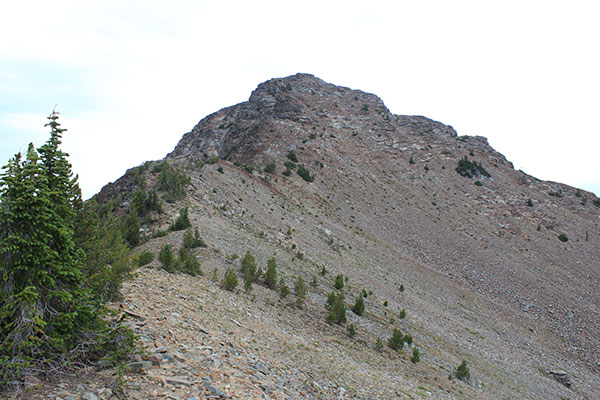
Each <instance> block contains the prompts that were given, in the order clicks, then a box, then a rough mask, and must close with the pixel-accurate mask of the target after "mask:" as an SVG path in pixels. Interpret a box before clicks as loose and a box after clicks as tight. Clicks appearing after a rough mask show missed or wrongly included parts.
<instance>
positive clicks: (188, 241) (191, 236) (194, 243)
mask: <svg viewBox="0 0 600 400" xmlns="http://www.w3.org/2000/svg"><path fill="white" fill-rule="evenodd" d="M183 247H185V248H187V249H195V248H196V247H203V248H206V247H207V244H206V242H205V241H204V239H202V238H201V237H200V233H199V232H198V227H196V229H194V233H192V230H191V229H187V230H186V231H185V234H184V235H183Z"/></svg>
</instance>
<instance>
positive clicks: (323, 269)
mask: <svg viewBox="0 0 600 400" xmlns="http://www.w3.org/2000/svg"><path fill="white" fill-rule="evenodd" d="M325 274H327V268H325V266H324V265H323V266H322V267H321V270H320V271H319V275H321V276H325Z"/></svg>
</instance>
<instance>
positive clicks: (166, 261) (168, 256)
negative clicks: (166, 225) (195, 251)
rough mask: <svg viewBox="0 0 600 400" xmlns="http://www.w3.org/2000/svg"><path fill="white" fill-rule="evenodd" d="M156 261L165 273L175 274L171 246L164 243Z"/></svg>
mask: <svg viewBox="0 0 600 400" xmlns="http://www.w3.org/2000/svg"><path fill="white" fill-rule="evenodd" d="M158 261H160V263H161V265H162V267H163V269H164V270H165V271H167V272H175V255H174V254H173V249H172V248H171V245H170V244H168V243H166V244H165V245H164V246H163V247H162V248H161V249H160V252H159V253H158Z"/></svg>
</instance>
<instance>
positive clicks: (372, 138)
mask: <svg viewBox="0 0 600 400" xmlns="http://www.w3.org/2000/svg"><path fill="white" fill-rule="evenodd" d="M290 150H292V151H293V152H294V153H295V154H296V156H297V158H298V163H297V165H299V164H303V165H304V166H305V167H306V168H307V169H308V170H309V171H310V174H311V175H312V176H314V181H313V182H311V183H309V182H306V181H304V180H303V179H302V178H300V176H298V175H297V174H296V172H295V170H294V172H293V173H292V174H291V175H290V176H289V177H286V176H284V175H283V172H284V171H285V169H286V168H285V167H284V162H286V161H290V160H289V159H288V157H287V156H288V153H289V151H290ZM465 156H466V157H467V158H468V160H469V162H472V161H475V162H476V163H477V164H476V165H475V167H474V169H473V171H472V172H471V175H474V176H473V177H472V178H469V177H464V176H461V175H460V174H459V173H458V172H457V171H456V168H457V166H458V163H459V160H461V159H464V157H465ZM213 157H218V158H219V159H220V161H218V163H216V164H208V165H204V166H203V167H199V162H200V161H207V160H209V159H211V158H213ZM167 160H168V161H169V162H170V163H172V164H174V165H179V166H181V168H185V169H186V173H187V174H188V175H189V176H190V177H191V179H192V181H191V185H190V186H189V187H188V189H187V192H188V193H187V195H186V198H185V199H184V200H182V201H181V202H180V203H177V204H173V205H170V206H168V207H167V213H165V214H162V215H155V217H154V221H153V222H152V223H151V224H150V225H148V226H146V227H145V228H146V229H147V230H150V229H157V228H158V226H159V224H162V225H161V226H162V227H163V228H164V227H165V224H167V223H168V221H170V220H171V219H172V218H173V217H174V215H175V213H176V212H177V210H178V209H179V208H180V207H181V206H183V205H188V206H189V207H190V213H191V216H192V221H193V223H194V225H195V226H198V227H199V228H200V230H201V232H202V234H203V236H204V237H205V239H206V240H207V242H208V243H209V245H210V248H211V249H213V250H212V251H210V252H207V251H203V252H201V253H199V254H198V255H199V256H200V257H201V260H202V263H203V268H204V271H205V272H206V273H207V275H210V274H212V271H213V269H214V268H216V269H217V275H218V276H219V277H220V276H222V273H223V272H224V270H225V268H227V267H228V266H230V264H229V263H228V261H227V260H226V255H228V254H232V253H237V254H239V255H243V253H244V252H245V251H246V250H251V251H252V253H254V254H255V255H256V256H257V259H258V261H259V264H260V265H261V266H262V267H263V269H264V268H265V267H264V265H265V264H266V260H267V259H268V258H269V257H271V256H272V255H273V254H276V256H275V257H276V258H277V259H278V261H279V263H280V269H281V271H282V273H283V274H284V275H285V276H286V278H287V279H288V285H290V286H291V285H292V278H293V277H295V276H297V275H301V276H303V277H304V279H305V280H306V281H307V282H310V281H311V280H312V278H313V276H316V277H317V281H318V284H317V287H315V288H313V287H309V296H308V300H307V304H306V305H305V306H304V308H303V309H296V308H295V307H290V306H286V305H285V304H286V302H283V303H279V302H277V295H276V294H274V293H273V292H272V291H269V290H267V289H265V288H257V289H255V290H254V291H253V292H252V293H251V294H250V295H246V294H243V293H237V294H231V293H229V292H225V291H222V289H219V288H218V285H217V284H216V283H211V281H210V279H208V278H210V277H207V278H186V279H199V280H200V283H199V284H201V285H206V286H207V287H210V288H212V289H210V290H211V291H215V293H217V295H218V296H219V298H221V299H222V298H227V299H226V300H223V299H222V300H220V301H227V302H233V303H234V304H236V305H238V306H239V307H240V308H241V309H242V310H245V311H244V312H243V313H242V314H244V313H246V314H251V315H254V314H253V313H256V312H257V310H261V314H260V315H261V317H260V318H250V319H249V320H248V321H247V323H244V326H248V325H247V324H249V325H250V326H249V328H248V329H249V331H245V336H244V337H247V338H248V340H253V341H255V343H256V346H257V350H256V354H255V356H256V357H263V358H264V359H267V360H268V362H269V363H272V364H273V365H284V364H285V368H288V369H290V368H294V367H293V364H297V367H296V368H297V369H298V370H299V371H300V373H302V374H307V376H310V377H312V379H315V380H319V379H320V380H322V381H328V382H330V384H331V382H333V383H336V382H337V384H338V385H340V386H343V387H344V389H345V390H348V393H351V394H352V395H353V396H356V397H359V398H376V397H380V398H391V397H394V396H399V397H400V396H401V394H400V392H401V391H399V390H400V388H406V389H403V390H406V393H404V395H405V396H414V395H415V394H417V392H418V391H419V390H421V391H422V389H419V386H422V387H425V388H426V391H427V392H431V393H432V396H434V397H449V398H453V397H456V398H465V397H466V398H485V397H489V398H506V397H519V398H532V399H533V398H557V397H558V396H564V397H566V398H595V397H599V396H600V393H599V392H598V388H597V387H594V386H593V383H594V382H595V381H597V380H598V378H599V377H598V371H599V365H598V362H599V361H600V360H599V359H598V354H599V353H600V351H599V350H600V342H599V337H600V336H599V334H598V329H599V324H600V312H599V306H600V304H599V303H600V299H599V297H598V288H599V287H600V271H599V269H598V268H599V267H598V257H599V255H600V254H599V253H600V228H599V226H598V223H599V218H600V207H599V206H600V201H599V200H598V199H597V198H596V197H595V196H594V195H593V194H591V193H587V192H585V191H582V190H578V189H575V188H571V187H568V186H566V185H561V184H556V183H551V182H542V181H539V180H537V179H535V178H533V177H530V176H528V175H526V174H523V173H522V172H519V171H515V170H514V169H513V167H512V164H511V163H510V162H508V161H507V160H506V159H505V157H504V156H502V155H501V154H499V153H497V152H496V151H494V150H493V149H492V148H491V147H490V146H489V145H488V144H487V141H486V140H485V139H484V138H482V137H464V136H457V135H456V132H455V131H454V130H453V129H452V128H451V127H449V126H446V125H443V124H441V123H438V122H435V121H431V120H429V119H427V118H424V117H411V116H398V115H393V114H391V113H390V112H389V110H387V108H386V107H385V105H384V104H383V102H382V101H381V100H380V99H379V98H378V97H376V96H374V95H372V94H366V93H363V92H360V91H355V90H351V89H348V88H342V87H338V86H334V85H330V84H327V83H325V82H323V81H322V80H320V79H318V78H315V77H313V76H310V75H304V74H298V75H295V76H292V77H288V78H283V79H273V80H270V81H268V82H265V83H263V84H261V85H260V86H259V87H258V88H257V89H256V90H255V91H254V92H253V93H252V95H251V97H250V100H249V101H248V102H245V103H241V104H238V105H236V106H232V107H229V108H226V109H223V110H221V111H218V112H216V113H214V114H212V115H210V116H208V117H206V118H205V119H203V120H202V121H200V123H199V124H198V125H197V126H196V127H194V129H193V130H192V131H191V132H189V133H187V134H186V135H184V137H183V138H182V140H181V141H180V143H179V144H178V145H177V147H176V148H175V150H174V151H173V152H172V153H170V154H169V155H168V156H167ZM270 162H275V164H276V169H275V171H274V172H273V173H265V172H261V171H262V169H263V168H264V167H265V166H266V165H267V164H268V163H270ZM465 165H466V166H467V167H471V166H473V164H465ZM477 165H480V166H481V167H482V168H479V169H478V168H477ZM219 167H220V168H221V169H222V171H223V172H222V173H220V172H218V171H217V168H219ZM244 167H246V168H244ZM250 167H254V169H253V172H251V173H249V172H248V171H250V170H251V168H250ZM467 169H469V168H467ZM469 171H470V169H469ZM484 171H487V173H488V174H489V176H486V174H485V172H484ZM144 174H145V176H146V180H147V182H148V183H149V186H152V184H153V183H154V182H155V181H156V174H153V173H152V172H151V170H148V171H146V172H145V173H144ZM466 174H467V175H468V173H466ZM133 175H134V174H133V173H131V172H130V173H128V174H126V175H125V176H124V177H123V178H121V179H120V180H119V181H117V182H116V183H115V184H112V185H109V186H107V187H106V188H104V189H103V191H102V192H101V193H100V194H99V196H98V198H99V200H100V201H106V200H107V199H108V198H111V197H114V196H115V195H117V194H121V195H122V196H123V198H122V203H121V204H122V208H123V209H125V208H126V207H127V204H128V202H127V198H128V195H129V194H131V193H132V192H133V191H134V190H135V189H136V183H135V180H134V179H133ZM561 234H564V235H565V236H566V238H568V241H566V242H563V241H561V240H559V238H558V236H559V235H561ZM180 236H181V234H180V233H171V234H169V235H168V236H167V237H162V238H157V239H152V240H150V241H149V242H147V243H146V244H144V245H143V248H151V249H153V250H154V252H155V253H157V251H158V249H159V247H160V245H161V244H162V243H165V242H172V243H174V244H177V245H179V243H180V240H181V239H180ZM564 238H565V237H564V236H563V239H564ZM298 252H301V253H303V255H304V258H303V259H302V260H300V259H298V258H297V257H296V255H297V253H298ZM156 265H157V264H156ZM323 266H325V268H326V269H327V270H328V271H329V273H328V274H327V275H325V276H324V277H321V276H320V275H318V272H319V271H320V270H321V269H322V267H323ZM234 267H235V268H236V269H237V268H238V267H237V265H236V266H234ZM338 273H342V274H344V275H346V276H348V278H349V279H348V284H347V286H346V288H345V289H344V290H345V293H346V302H347V303H353V301H354V298H355V296H356V295H358V293H359V292H360V291H361V290H362V289H363V288H364V289H366V290H367V291H372V292H373V294H372V295H370V296H369V297H368V298H367V299H366V303H367V307H366V310H367V311H366V315H364V316H362V317H357V316H354V315H351V316H350V322H352V323H354V324H355V325H356V328H357V331H358V335H357V337H355V338H353V339H350V338H348V337H347V336H346V334H345V329H344V328H343V327H339V326H336V325H333V326H329V325H327V324H325V323H324V319H325V316H326V311H325V308H324V303H325V299H326V296H327V294H328V293H329V292H330V291H331V288H332V283H333V278H334V276H335V275H336V274H338ZM147 276H148V273H146V272H144V273H142V274H141V276H140V278H139V279H140V281H139V283H138V284H139V285H142V286H144V285H149V283H148V282H147V281H146V280H145V277H147ZM164 276H165V279H166V277H167V276H166V275H164ZM152 279H160V278H159V276H158V277H157V276H156V275H153V278H152ZM177 279H180V278H177ZM165 284H167V282H165ZM190 284H195V283H190ZM400 285H403V286H404V287H405V288H406V290H405V291H404V292H400V290H399V289H400ZM127 293H128V296H134V297H133V298H131V297H130V299H131V301H132V303H135V304H138V303H139V302H140V298H139V297H137V298H136V297H135V296H136V292H135V290H133V291H131V290H130V291H128V292H127ZM253 296H256V298H255V299H254V301H252V299H253ZM248 299H250V301H248ZM207 301H210V300H208V299H207ZM267 301H268V302H267ZM385 301H387V302H388V306H387V307H384V305H383V304H384V302H385ZM271 304H275V306H272V305H271ZM402 309H405V310H406V311H407V313H408V317H407V318H406V319H403V320H400V319H399V317H398V313H399V312H400V310H402ZM217 314H218V317H217V318H218V319H217V321H222V322H223V323H226V320H227V318H228V313H227V312H223V311H221V312H219V313H217ZM275 316H279V317H280V319H278V320H277V323H273V322H272V321H273V318H275ZM282 316H285V317H282ZM252 321H255V322H256V324H257V325H256V326H255V327H254V326H252ZM265 321H267V322H265ZM269 321H271V322H269ZM262 323H265V324H267V325H269V326H270V329H273V332H274V335H277V334H278V333H279V334H281V335H284V336H285V335H292V336H293V337H294V338H295V339H294V340H292V339H290V337H289V336H286V337H287V339H285V340H286V343H287V341H289V340H292V341H293V342H294V345H293V346H292V347H293V348H294V351H290V349H289V348H288V346H287V345H286V346H283V345H281V344H280V343H279V344H277V345H275V344H273V343H270V340H271V338H269V337H265V336H264V332H263V331H261V329H262V328H260V326H259V325H260V324H262ZM393 327H399V328H401V329H402V330H403V331H405V332H408V333H410V334H411V335H412V336H413V337H414V338H415V342H416V344H417V346H418V347H419V348H420V349H421V351H422V353H423V355H422V361H421V362H420V363H419V364H417V366H413V365H412V364H410V362H406V359H407V358H408V357H406V356H400V358H398V356H394V355H393V353H391V352H388V351H386V352H385V353H383V354H379V353H377V352H375V351H374V350H373V344H374V342H375V339H376V338H377V337H381V338H383V339H384V340H386V339H387V338H388V337H389V336H390V334H391V331H392V329H393ZM248 332H255V333H256V334H255V335H252V334H250V333H248ZM234 336H237V335H234ZM296 341H298V342H297V343H296ZM315 341H317V342H318V343H319V345H318V346H317V347H318V349H317V347H315V344H314V342H315ZM311 343H312V344H311ZM321 343H323V345H321ZM300 344H302V346H300ZM319 346H323V347H322V348H321V347H319ZM266 349H270V350H266ZM313 353H319V357H317V358H314V357H311V356H310V355H311V354H313ZM290 355H292V357H291V362H289V361H285V360H286V359H289V356H290ZM321 357H324V358H321ZM462 359H466V360H467V361H468V363H469V365H470V366H471V371H472V375H473V379H472V382H471V385H465V384H462V383H458V382H451V381H448V380H447V375H448V373H449V372H450V371H451V370H452V369H453V368H455V367H456V365H458V363H459V362H460V361H461V360H462ZM327 360H329V361H327ZM402 360H404V362H403V361H402ZM398 362H400V364H398ZM282 368H283V367H282ZM285 368H284V369H285ZM288 369H285V370H286V371H287V370H288ZM551 369H564V370H566V371H567V373H568V374H569V375H570V377H571V380H572V382H573V385H572V387H571V389H567V388H566V387H564V386H562V385H560V384H559V383H557V382H556V381H554V380H552V379H551V378H550V377H548V375H547V374H546V373H545V371H546V370H551ZM340 371H341V372H340ZM373 374H375V375H377V374H379V378H378V380H374V378H373ZM317 377H318V379H317ZM374 382H376V385H375V386H376V388H372V386H373V385H372V384H373V383H374ZM342 383H343V385H342ZM369 383H371V386H370V385H369ZM298 390H300V389H298ZM323 393H327V396H334V394H333V393H332V392H323ZM374 393H377V395H375V394H374ZM336 395H337V394H336ZM348 395H349V394H348ZM425 395H427V394H425Z"/></svg>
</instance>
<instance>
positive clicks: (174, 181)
mask: <svg viewBox="0 0 600 400" xmlns="http://www.w3.org/2000/svg"><path fill="white" fill-rule="evenodd" d="M153 171H156V172H158V173H159V175H158V190H160V191H162V192H164V195H163V197H164V199H165V201H167V202H169V203H174V202H176V201H178V200H181V199H183V197H184V196H185V187H186V186H187V185H188V184H189V183H190V181H191V180H190V178H189V177H187V176H186V175H185V174H184V173H183V172H181V171H180V170H179V169H178V168H175V167H173V166H171V165H170V164H169V162H168V161H166V160H165V161H163V162H162V163H160V164H158V165H157V166H155V167H154V169H153Z"/></svg>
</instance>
